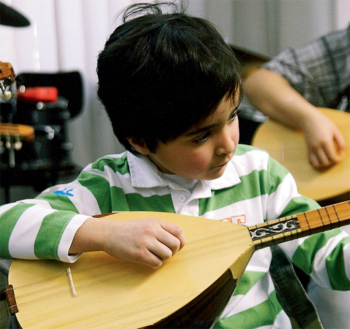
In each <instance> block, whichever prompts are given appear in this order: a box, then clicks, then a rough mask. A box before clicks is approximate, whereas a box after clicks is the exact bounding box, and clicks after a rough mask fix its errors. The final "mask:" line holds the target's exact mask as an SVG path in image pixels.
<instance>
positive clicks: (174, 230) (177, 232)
mask: <svg viewBox="0 0 350 329" xmlns="http://www.w3.org/2000/svg"><path fill="white" fill-rule="evenodd" d="M160 225H161V227H162V228H163V229H164V230H165V231H167V232H168V233H170V234H171V235H172V236H174V237H176V238H177V239H178V241H179V242H180V246H179V247H178V250H180V249H181V248H182V247H183V246H184V245H185V244H186V238H185V234H184V232H183V230H182V228H181V227H180V226H178V225H175V224H173V223H169V222H166V221H162V222H161V223H160Z"/></svg>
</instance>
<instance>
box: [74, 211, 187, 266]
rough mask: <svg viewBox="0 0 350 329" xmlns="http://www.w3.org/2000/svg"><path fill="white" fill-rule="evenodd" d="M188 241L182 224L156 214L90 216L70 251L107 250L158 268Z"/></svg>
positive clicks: (115, 254)
mask: <svg viewBox="0 0 350 329" xmlns="http://www.w3.org/2000/svg"><path fill="white" fill-rule="evenodd" d="M185 243H186V239H185V236H184V233H183V231H182V229H181V227H179V226H177V225H175V224H172V223H169V222H166V221H163V220H159V219H156V218H147V219H140V220H131V221H114V220H108V219H103V218H99V219H97V218H89V219H87V220H86V222H85V223H84V224H83V225H82V226H81V227H80V228H79V230H78V231H77V233H76V235H75V237H74V239H73V242H72V246H71V248H70V253H81V252H85V251H105V252H107V253H108V254H110V255H111V256H114V257H116V258H121V259H125V260H129V261H133V262H138V263H143V264H146V265H148V266H151V267H153V268H158V267H160V266H161V265H162V264H163V262H164V261H166V260H168V259H169V258H170V257H172V256H174V255H175V254H176V253H177V252H178V251H179V250H180V249H181V248H182V247H183V246H184V245H185Z"/></svg>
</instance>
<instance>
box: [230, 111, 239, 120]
mask: <svg viewBox="0 0 350 329" xmlns="http://www.w3.org/2000/svg"><path fill="white" fill-rule="evenodd" d="M236 116H237V109H236V110H234V111H233V112H232V113H231V115H230V117H229V118H228V121H233V120H234V119H235V118H236Z"/></svg>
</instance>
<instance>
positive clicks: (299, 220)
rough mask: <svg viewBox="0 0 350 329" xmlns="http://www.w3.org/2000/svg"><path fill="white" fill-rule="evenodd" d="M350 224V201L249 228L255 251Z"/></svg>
mask: <svg viewBox="0 0 350 329" xmlns="http://www.w3.org/2000/svg"><path fill="white" fill-rule="evenodd" d="M347 224H350V201H345V202H341V203H338V204H334V205H331V206H327V207H323V208H320V209H317V210H311V211H307V212H304V213H301V214H298V215H292V216H287V217H283V218H280V219H276V220H273V221H269V222H267V223H263V224H259V225H254V226H249V227H248V229H249V232H250V235H251V238H252V240H253V242H254V245H255V249H256V250H258V249H262V248H265V247H268V246H272V245H275V244H278V243H282V242H286V241H290V240H294V239H298V238H301V237H303V236H308V235H311V234H315V233H320V232H324V231H327V230H331V229H334V228H337V227H340V226H344V225H347Z"/></svg>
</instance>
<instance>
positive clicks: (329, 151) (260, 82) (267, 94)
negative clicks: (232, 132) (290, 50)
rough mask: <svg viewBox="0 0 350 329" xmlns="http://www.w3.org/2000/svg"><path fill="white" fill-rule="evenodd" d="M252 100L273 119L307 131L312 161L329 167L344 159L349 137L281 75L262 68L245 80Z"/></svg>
mask: <svg viewBox="0 0 350 329" xmlns="http://www.w3.org/2000/svg"><path fill="white" fill-rule="evenodd" d="M245 92H246V95H247V97H248V99H249V101H250V102H251V103H252V104H253V105H254V106H255V107H256V108H257V109H259V110H260V111H261V112H263V113H264V114H265V115H267V116H269V117H270V118H272V119H274V120H276V121H279V122H281V123H284V124H286V125H288V126H290V127H293V128H297V129H301V130H303V131H304V133H305V139H306V143H307V146H308V153H309V162H310V164H311V165H312V166H313V167H315V168H319V169H322V168H325V167H328V166H331V165H333V164H335V163H338V162H339V161H341V159H342V157H343V154H344V150H345V140H344V138H343V136H342V134H341V132H340V131H339V129H338V127H337V126H336V125H335V124H334V123H333V122H332V121H331V120H330V119H328V118H327V117H326V116H325V115H323V114H322V113H321V112H320V111H319V110H318V109H317V108H316V107H315V106H313V105H312V104H310V103H309V102H308V101H307V100H306V99H305V98H304V97H302V96H301V95H300V94H299V93H298V92H297V91H296V90H295V89H294V88H293V87H292V86H291V85H290V84H289V83H288V81H287V80H286V79H285V78H284V77H282V76H281V75H279V74H277V73H275V72H272V71H270V70H267V69H265V68H261V69H258V70H257V71H255V72H253V73H252V74H251V75H250V76H249V77H248V78H247V80H246V82H245Z"/></svg>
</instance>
